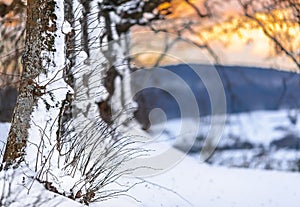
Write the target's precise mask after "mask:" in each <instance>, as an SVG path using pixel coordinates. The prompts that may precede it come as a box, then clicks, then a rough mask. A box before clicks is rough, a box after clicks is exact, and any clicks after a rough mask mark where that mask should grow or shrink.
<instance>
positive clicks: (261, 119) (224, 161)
mask: <svg viewBox="0 0 300 207" xmlns="http://www.w3.org/2000/svg"><path fill="white" fill-rule="evenodd" d="M226 118H227V119H226V123H225V125H224V126H223V127H222V129H223V132H222V136H221V137H220V139H219V140H218V141H219V142H218V144H217V146H216V150H215V151H214V153H213V154H212V156H211V157H210V159H208V160H206V161H207V162H209V163H211V164H213V165H223V166H229V167H232V166H233V167H247V168H248V167H250V168H260V169H275V170H285V171H299V170H300V166H299V160H300V122H299V121H297V120H298V112H297V111H296V110H280V111H253V112H250V113H240V114H233V115H230V116H229V115H227V117H226ZM183 122H185V125H186V126H189V127H190V128H192V129H195V128H196V127H197V126H198V131H197V132H196V133H197V138H196V140H195V139H194V137H191V136H189V134H191V132H190V131H189V129H184V130H182V129H181V126H183ZM192 125H196V126H192ZM210 127H211V119H210V117H203V118H200V122H199V123H198V122H197V121H195V120H193V119H185V120H181V119H172V120H169V121H167V122H166V123H163V124H160V125H154V126H152V127H151V128H150V130H149V133H150V134H151V135H152V136H154V137H156V139H157V140H159V141H160V142H167V143H169V144H171V145H174V146H175V147H177V148H178V149H185V148H186V146H189V145H192V147H191V149H190V155H191V156H193V157H195V158H196V159H198V158H199V152H200V151H201V149H202V147H203V143H204V141H205V140H206V136H207V133H208V131H209V130H210Z"/></svg>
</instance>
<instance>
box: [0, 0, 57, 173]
mask: <svg viewBox="0 0 300 207" xmlns="http://www.w3.org/2000/svg"><path fill="white" fill-rule="evenodd" d="M54 7H55V2H54V1H53V0H41V1H40V0H28V1H27V20H26V41H25V50H24V53H23V57H22V65H23V72H22V78H21V84H20V89H19V91H20V93H19V96H18V99H17V103H16V107H15V110H14V114H13V118H12V122H11V128H10V132H9V135H8V139H7V144H6V149H5V153H4V156H3V162H6V166H7V167H8V166H10V165H12V164H17V163H20V162H21V161H23V160H24V155H25V148H26V146H27V140H28V129H29V127H30V120H31V114H32V112H33V109H34V106H36V104H37V98H38V97H39V96H41V93H42V91H41V90H42V88H40V86H39V85H38V84H37V83H36V81H35V79H36V78H37V77H38V76H39V75H40V74H41V73H44V72H45V71H44V69H43V66H42V58H41V52H42V50H43V49H47V50H49V51H51V50H54V48H53V45H52V41H53V38H54V37H53V36H51V34H49V35H48V36H46V37H45V36H42V34H43V33H44V32H49V31H50V32H53V31H54V30H55V29H56V28H55V26H53V27H48V22H49V21H50V20H51V21H54V20H55V17H54V16H51V15H52V14H53V10H54Z"/></svg>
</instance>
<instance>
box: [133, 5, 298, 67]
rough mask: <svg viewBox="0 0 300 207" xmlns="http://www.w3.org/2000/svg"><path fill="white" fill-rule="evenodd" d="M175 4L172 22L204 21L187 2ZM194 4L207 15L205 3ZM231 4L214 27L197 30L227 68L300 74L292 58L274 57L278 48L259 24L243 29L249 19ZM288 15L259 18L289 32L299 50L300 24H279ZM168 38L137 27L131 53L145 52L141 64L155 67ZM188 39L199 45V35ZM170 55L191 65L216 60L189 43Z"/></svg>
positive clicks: (219, 10) (208, 23)
mask: <svg viewBox="0 0 300 207" xmlns="http://www.w3.org/2000/svg"><path fill="white" fill-rule="evenodd" d="M174 2H175V4H176V6H174V7H173V10H172V12H173V14H172V15H171V16H170V17H169V20H170V19H175V20H176V21H177V20H178V19H180V20H182V21H188V20H189V21H199V22H200V20H199V18H198V17H197V15H196V13H195V10H193V9H192V7H191V6H189V5H187V4H186V3H184V2H185V1H182V0H175V1H174ZM192 2H193V3H194V4H195V5H196V6H197V7H198V9H199V10H200V11H201V12H203V13H204V12H205V9H203V8H201V2H202V0H193V1H192ZM230 2H231V3H229V1H226V3H224V4H222V5H217V6H215V7H214V10H213V12H215V13H214V14H215V16H214V18H213V21H214V24H212V22H213V21H212V20H204V21H203V20H201V22H200V23H199V25H200V26H199V27H198V26H197V27H194V29H195V31H196V32H199V34H201V36H202V39H205V40H206V41H207V42H209V44H210V46H211V48H212V49H213V51H214V52H215V53H216V54H217V56H218V58H219V62H220V63H221V64H225V65H246V66H262V67H273V68H278V69H282V70H293V71H297V67H296V66H295V65H294V64H293V63H292V61H291V60H290V59H289V58H287V57H285V56H284V55H281V56H274V50H273V49H274V45H272V43H271V41H270V40H269V39H268V38H267V37H266V36H265V34H264V32H263V31H262V30H261V29H259V28H255V25H254V26H253V22H250V21H249V23H248V25H247V24H245V25H246V26H244V28H239V26H240V25H239V24H240V22H239V21H244V22H245V21H247V20H244V19H242V18H241V17H240V16H239V15H240V14H241V8H240V7H239V5H238V4H237V3H236V2H235V1H230ZM165 6H166V5H165ZM284 12H285V11H274V13H272V15H269V14H263V13H262V14H257V15H260V16H257V17H258V18H260V20H261V21H263V22H264V23H265V24H267V25H268V27H269V28H271V29H272V30H274V31H278V32H283V31H287V32H288V33H289V34H290V35H291V36H292V37H293V38H294V39H293V41H294V42H295V44H294V45H295V47H297V46H299V45H300V35H298V34H300V30H299V25H296V26H290V25H283V26H282V25H279V23H278V22H279V20H281V19H283V18H284ZM274 16H275V17H276V18H274ZM227 18H230V21H228V20H227V21H225V23H224V20H225V19H227ZM167 27H169V26H167ZM234 28H239V29H234ZM236 30H238V31H236ZM141 32H142V33H141ZM187 35H190V34H187ZM196 36H197V35H196ZM298 36H299V37H298ZM165 37H166V35H165V34H160V33H158V34H154V33H151V32H150V30H149V29H147V28H145V27H136V28H134V29H133V30H132V43H134V44H133V46H132V51H131V52H132V53H142V52H145V53H146V54H142V55H139V57H138V62H139V63H142V64H144V65H147V66H151V65H153V63H154V62H155V61H156V60H157V56H159V54H156V55H155V53H161V52H162V51H163V50H164V42H165V41H166V39H165ZM172 38H173V39H174V38H176V36H175V35H174V36H173V35H171V38H169V40H170V39H172ZM188 38H192V39H194V40H195V41H197V42H198V40H196V39H197V37H195V35H190V37H188ZM170 41H171V40H170ZM199 42H201V41H199ZM169 54H171V55H173V56H176V57H177V58H179V59H183V60H185V61H188V62H197V63H208V62H210V61H213V59H212V58H211V55H209V53H207V52H206V51H205V50H202V51H201V50H200V49H199V48H196V47H194V46H192V45H191V44H189V43H186V42H178V43H176V44H174V45H173V47H172V48H171V49H170V50H169ZM175 59H176V58H170V57H169V58H164V59H163V60H162V62H161V63H162V64H173V63H178V60H175ZM179 62H180V61H179Z"/></svg>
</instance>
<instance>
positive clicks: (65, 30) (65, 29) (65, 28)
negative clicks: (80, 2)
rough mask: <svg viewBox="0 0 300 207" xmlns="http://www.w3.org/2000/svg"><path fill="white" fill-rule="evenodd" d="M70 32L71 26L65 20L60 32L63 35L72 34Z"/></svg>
mask: <svg viewBox="0 0 300 207" xmlns="http://www.w3.org/2000/svg"><path fill="white" fill-rule="evenodd" d="M72 30H73V28H72V27H71V24H70V23H69V22H68V21H66V20H65V21H64V23H63V25H62V32H63V33H64V34H68V33H70V32H72Z"/></svg>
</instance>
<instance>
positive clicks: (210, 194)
mask: <svg viewBox="0 0 300 207" xmlns="http://www.w3.org/2000/svg"><path fill="white" fill-rule="evenodd" d="M292 113H293V114H292V115H293V118H297V114H296V113H294V112H292ZM227 118H228V119H227V121H226V124H225V127H224V130H223V134H222V137H221V141H220V143H219V145H218V147H217V149H216V151H215V153H214V155H213V156H212V157H211V158H210V159H209V160H208V161H209V162H210V163H212V164H214V165H224V166H222V167H220V166H212V165H208V164H206V163H203V162H199V159H198V158H199V153H196V152H197V150H200V149H201V146H202V142H203V137H205V135H206V133H207V130H208V127H209V117H204V118H202V119H201V122H200V125H199V131H198V138H197V139H196V142H195V143H193V144H194V145H195V146H194V147H193V153H190V154H186V155H185V154H183V153H182V152H180V151H179V150H177V149H175V148H173V147H171V146H172V145H174V146H176V147H177V148H180V145H181V144H182V143H183V142H182V140H184V141H185V142H186V141H188V139H187V138H188V132H189V129H185V130H182V129H180V126H181V124H182V122H181V121H184V122H187V124H186V125H185V126H188V125H192V124H194V123H195V122H193V120H169V121H168V122H167V123H165V124H164V125H160V126H159V125H156V126H152V128H150V130H149V132H150V135H151V137H150V139H151V142H149V143H148V145H147V147H150V148H151V149H152V150H156V152H155V153H153V156H157V155H159V154H163V151H165V150H168V152H169V155H174V157H176V156H178V155H179V156H180V157H181V158H182V160H181V161H180V162H178V163H177V164H176V165H173V164H170V166H169V167H168V168H165V169H164V170H158V169H156V170H154V171H155V173H154V174H153V173H151V174H148V175H147V176H138V177H137V176H134V177H123V178H122V179H121V180H120V181H119V182H120V184H126V185H127V186H133V187H132V188H130V190H128V192H126V195H127V196H126V195H124V196H121V197H116V198H113V199H110V200H107V201H104V202H99V203H97V202H96V203H93V204H91V206H95V207H97V206H104V207H114V206H116V207H118V206H124V207H127V206H130V207H131V206H132V207H134V206H141V207H142V206H151V207H152V206H167V207H169V206H170V207H171V206H196V207H198V206H216V207H227V206H228V207H229V206H230V207H231V206H233V207H234V206H237V207H247V206H249V207H250V206H251V207H252V206H266V207H284V206H289V207H298V206H299V202H300V191H299V190H298V189H299V186H300V174H298V173H295V172H294V173H293V172H279V171H265V170H261V169H237V168H228V167H226V166H243V164H244V167H252V168H264V167H260V165H259V163H258V164H257V165H255V162H254V160H255V159H253V158H255V156H256V158H257V159H256V161H257V160H260V162H261V163H263V162H264V161H266V160H267V158H268V156H269V158H270V157H272V158H274V159H275V158H276V159H277V160H284V159H286V160H294V161H295V160H298V158H300V155H299V152H298V151H297V149H284V148H282V149H277V148H276V147H275V146H273V145H272V143H274V140H277V139H281V138H283V137H286V136H287V135H291V134H294V135H295V137H297V136H296V135H298V134H299V131H298V130H299V129H300V126H299V123H298V122H297V121H296V122H294V121H293V120H292V121H291V112H290V111H286V110H281V111H276V112H275V111H273V112H272V111H260V112H252V113H249V114H237V115H232V116H230V117H227ZM0 129H1V134H0V135H1V136H0V140H2V141H4V140H5V137H6V135H7V132H8V129H9V124H0ZM191 129H195V127H192V126H191ZM131 133H132V134H134V133H139V130H138V129H133V131H132V132H131ZM180 133H183V134H180ZM144 135H145V134H144ZM190 140H192V139H190ZM236 143H240V144H238V145H237V144H236ZM245 143H248V144H249V143H250V144H251V146H250V145H247V144H246V145H245ZM271 145H272V147H271ZM234 147H237V148H238V149H235V148H234ZM270 147H271V148H272V149H270ZM259 149H261V150H265V151H266V150H267V153H266V154H265V155H264V156H260V157H258V156H257V155H258V154H259V153H261V151H259ZM190 155H191V156H190ZM243 157H244V159H243ZM263 158H264V159H265V160H264V159H263ZM150 159H151V157H150ZM247 159H248V160H247ZM230 162H232V163H233V164H232V163H231V164H229V163H230ZM237 162H240V164H239V163H238V164H237ZM247 162H249V163H248V164H249V165H248V166H247V165H245V163H246V164H247ZM145 163H146V162H145ZM293 164H295V162H292V163H290V164H289V165H288V166H286V167H285V168H283V170H289V167H290V165H293ZM271 168H272V167H271ZM273 168H275V169H276V167H274V166H273ZM24 169H26V168H24ZM24 169H22V170H21V171H18V172H16V174H12V172H8V173H6V174H5V173H4V171H2V172H1V173H0V174H1V176H0V177H1V178H2V179H1V180H0V186H3V187H0V195H2V193H3V190H4V189H6V188H7V187H8V186H6V187H5V186H4V182H3V181H4V179H3V178H4V176H6V180H7V179H8V180H9V179H11V183H13V185H12V190H11V193H10V195H9V197H8V198H7V200H6V201H7V202H9V203H11V202H12V203H11V205H9V206H20V207H21V206H24V204H30V205H28V206H72V207H75V206H80V204H79V203H76V202H74V201H72V200H69V199H67V198H65V197H63V196H60V195H57V194H54V193H52V192H49V191H47V190H45V189H44V187H43V186H42V184H40V183H38V182H33V184H32V180H31V177H30V172H26V170H24ZM9 175H12V176H9ZM9 177H11V178H9ZM12 178H13V179H12ZM6 184H7V182H6ZM28 188H29V190H28ZM27 193H29V194H27ZM34 202H35V204H31V203H34ZM2 205H4V204H2ZM4 206H5V205H4Z"/></svg>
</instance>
